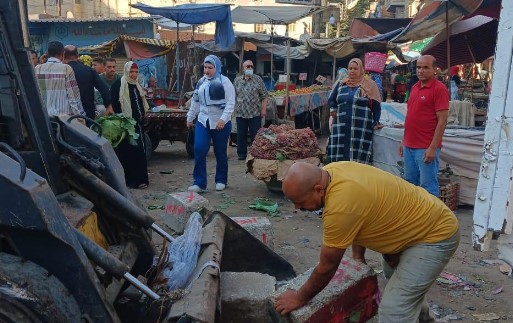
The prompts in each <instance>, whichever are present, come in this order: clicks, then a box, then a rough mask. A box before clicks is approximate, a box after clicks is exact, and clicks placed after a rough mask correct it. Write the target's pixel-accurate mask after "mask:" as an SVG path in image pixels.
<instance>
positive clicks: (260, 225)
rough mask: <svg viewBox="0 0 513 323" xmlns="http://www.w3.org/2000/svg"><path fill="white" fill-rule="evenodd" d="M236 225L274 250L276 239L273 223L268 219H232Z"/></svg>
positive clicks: (240, 217) (254, 217) (258, 217)
mask: <svg viewBox="0 0 513 323" xmlns="http://www.w3.org/2000/svg"><path fill="white" fill-rule="evenodd" d="M231 219H232V220H233V221H235V223H237V224H238V225H240V226H241V227H243V228H244V229H246V231H248V232H249V233H251V235H252V236H253V237H255V238H257V239H258V240H260V241H261V242H262V243H263V244H265V245H266V246H268V247H269V248H271V249H273V248H274V237H273V230H272V225H271V221H269V219H268V218H266V217H260V216H253V217H244V216H239V217H232V218H231Z"/></svg>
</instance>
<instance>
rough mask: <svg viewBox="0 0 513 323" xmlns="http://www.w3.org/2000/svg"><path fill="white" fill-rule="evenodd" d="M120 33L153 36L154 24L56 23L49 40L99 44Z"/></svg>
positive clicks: (120, 22)
mask: <svg viewBox="0 0 513 323" xmlns="http://www.w3.org/2000/svg"><path fill="white" fill-rule="evenodd" d="M119 35H129V36H134V37H143V38H153V26H152V24H151V22H149V21H141V20H137V21H135V20H134V21H98V22H89V23H87V22H85V23H76V22H74V23H63V22H61V23H55V24H53V25H52V26H51V28H50V35H49V38H50V39H49V40H50V41H52V40H58V41H60V42H62V43H63V44H64V45H67V44H73V45H76V46H79V47H80V46H89V45H98V44H101V43H103V42H106V41H110V40H113V39H115V38H117V37H118V36H119Z"/></svg>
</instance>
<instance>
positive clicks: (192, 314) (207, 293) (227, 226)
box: [166, 211, 296, 322]
mask: <svg viewBox="0 0 513 323" xmlns="http://www.w3.org/2000/svg"><path fill="white" fill-rule="evenodd" d="M201 244H202V246H201V252H200V255H199V258H198V264H197V266H196V268H195V270H194V273H193V275H192V279H191V282H190V285H189V286H190V287H189V292H188V293H186V294H185V296H184V297H183V298H182V299H180V300H179V301H177V302H176V303H174V304H173V305H172V306H171V309H170V311H169V314H168V317H167V320H166V321H168V322H215V321H216V314H217V311H216V309H218V307H219V303H220V297H219V295H220V294H219V292H220V272H221V271H231V272H257V273H262V274H268V275H271V276H274V277H276V279H277V280H278V281H283V280H289V279H291V278H294V277H295V276H296V273H295V271H294V269H293V268H292V265H291V264H290V263H289V262H287V261H286V260H285V259H283V258H282V257H281V256H279V255H278V254H276V253H275V252H274V251H273V250H272V249H270V248H269V247H267V246H266V245H265V244H263V243H262V242H261V241H260V240H258V239H257V238H255V237H253V236H252V235H251V234H250V233H249V232H247V231H246V230H245V229H244V228H242V227H241V226H240V225H239V224H237V223H236V222H235V221H233V220H232V219H230V218H229V217H228V216H226V215H225V214H223V213H221V212H217V211H216V212H213V213H211V214H210V215H209V216H208V218H207V219H206V220H205V225H204V229H203V238H202V241H201Z"/></svg>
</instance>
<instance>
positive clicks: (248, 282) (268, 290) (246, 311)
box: [220, 272, 276, 323]
mask: <svg viewBox="0 0 513 323" xmlns="http://www.w3.org/2000/svg"><path fill="white" fill-rule="evenodd" d="M275 286H276V278H274V277H273V276H269V275H267V274H260V273H250V272H221V319H220V322H223V323H240V322H244V323H267V322H270V321H271V320H270V316H269V315H270V314H269V311H267V310H265V309H266V308H267V307H268V304H269V303H270V299H271V298H272V297H273V295H274V293H275V291H276V287H275Z"/></svg>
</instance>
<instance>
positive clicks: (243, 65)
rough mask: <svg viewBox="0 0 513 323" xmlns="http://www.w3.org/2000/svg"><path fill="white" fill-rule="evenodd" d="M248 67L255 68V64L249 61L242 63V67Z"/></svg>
mask: <svg viewBox="0 0 513 323" xmlns="http://www.w3.org/2000/svg"><path fill="white" fill-rule="evenodd" d="M247 66H251V67H253V62H252V61H250V60H249V59H248V60H247V61H245V62H244V63H242V67H247Z"/></svg>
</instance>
